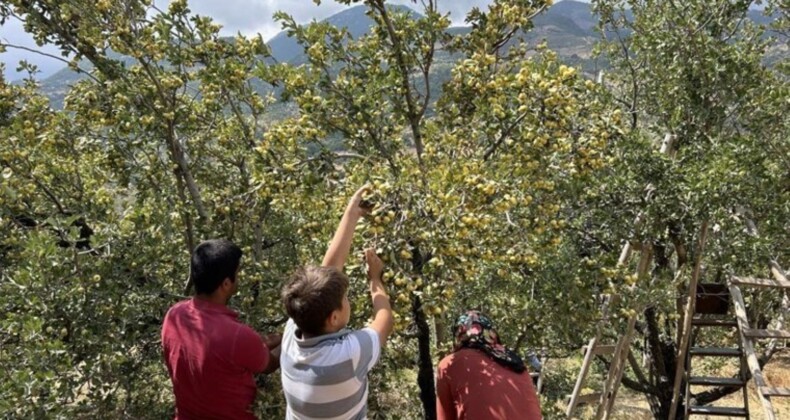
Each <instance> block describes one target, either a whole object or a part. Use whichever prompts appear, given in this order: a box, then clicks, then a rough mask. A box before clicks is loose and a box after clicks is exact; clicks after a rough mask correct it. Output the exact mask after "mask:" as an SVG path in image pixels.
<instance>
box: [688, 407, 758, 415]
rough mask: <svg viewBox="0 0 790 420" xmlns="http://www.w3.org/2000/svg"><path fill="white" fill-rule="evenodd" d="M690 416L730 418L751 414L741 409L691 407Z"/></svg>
mask: <svg viewBox="0 0 790 420" xmlns="http://www.w3.org/2000/svg"><path fill="white" fill-rule="evenodd" d="M689 414H702V415H706V416H730V417H748V416H749V413H748V412H746V409H745V408H741V407H706V406H699V405H697V406H694V405H692V406H691V407H689Z"/></svg>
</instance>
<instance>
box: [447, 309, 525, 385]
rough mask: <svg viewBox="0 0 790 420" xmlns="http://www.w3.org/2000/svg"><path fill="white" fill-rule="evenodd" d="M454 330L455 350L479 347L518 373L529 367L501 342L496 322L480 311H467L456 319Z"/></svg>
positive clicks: (478, 348)
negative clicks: (495, 326)
mask: <svg viewBox="0 0 790 420" xmlns="http://www.w3.org/2000/svg"><path fill="white" fill-rule="evenodd" d="M454 331H455V349H454V351H458V350H460V349H463V348H469V349H477V350H480V351H482V352H483V353H485V354H487V355H488V356H489V357H491V358H492V359H494V361H496V362H497V363H499V364H500V365H502V366H505V367H506V368H508V369H510V370H512V371H514V372H516V373H521V372H524V371H525V370H526V369H527V368H526V366H525V365H524V361H523V360H522V359H521V357H519V356H518V355H517V354H516V353H515V352H513V351H512V350H510V349H507V348H505V346H503V345H502V343H500V341H499V335H498V334H497V332H496V330H495V329H494V324H493V323H492V322H491V320H490V319H488V317H487V316H485V315H483V314H481V313H480V312H478V311H467V312H466V313H465V314H463V315H461V316H459V317H458V319H457V320H456V321H455V329H454Z"/></svg>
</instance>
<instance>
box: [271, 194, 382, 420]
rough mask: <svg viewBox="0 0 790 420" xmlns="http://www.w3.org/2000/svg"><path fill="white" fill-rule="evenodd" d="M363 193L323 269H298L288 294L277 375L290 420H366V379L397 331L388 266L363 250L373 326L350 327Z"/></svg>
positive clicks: (284, 292) (285, 293) (345, 219)
mask: <svg viewBox="0 0 790 420" xmlns="http://www.w3.org/2000/svg"><path fill="white" fill-rule="evenodd" d="M365 191H366V188H365V187H363V188H361V189H360V190H359V191H357V192H356V193H355V194H354V196H353V197H352V198H351V200H350V202H349V203H348V207H347V208H346V211H345V212H344V214H343V218H342V219H341V220H340V226H338V228H337V231H336V232H335V235H334V237H333V238H332V242H331V243H330V245H329V250H327V252H326V255H325V256H324V261H323V263H322V266H321V267H306V268H302V269H299V270H297V271H296V272H295V273H294V275H293V276H292V278H291V279H290V281H289V282H288V283H287V284H286V285H285V287H283V290H282V300H283V305H284V306H285V310H286V312H287V313H288V317H289V318H290V319H289V320H288V323H287V324H286V326H285V332H284V334H283V339H282V347H281V348H282V352H281V354H280V369H281V371H282V383H283V391H284V392H285V399H286V401H287V403H288V408H287V412H286V418H287V419H314V418H321V419H323V420H327V419H338V420H340V419H365V418H366V417H367V396H368V380H367V374H368V371H370V370H371V369H372V368H373V366H374V365H375V364H376V362H377V361H378V358H379V355H380V353H381V348H382V347H383V346H384V343H385V342H386V340H387V337H389V335H390V333H391V332H392V324H393V317H392V308H391V307H390V303H389V297H388V296H387V292H386V290H385V289H384V284H383V283H382V273H383V271H384V265H383V263H382V262H381V259H379V257H378V256H377V255H376V253H375V252H374V251H373V250H372V249H367V250H366V251H365V260H366V261H367V264H368V278H369V280H370V294H371V300H372V303H373V321H372V322H371V323H370V325H368V326H367V327H366V328H362V329H361V330H356V331H353V330H349V329H347V328H346V325H347V324H348V320H349V318H350V317H351V306H350V305H349V302H348V278H347V277H346V275H345V274H344V273H343V265H345V262H346V259H347V258H348V254H349V251H350V249H351V242H352V239H353V236H354V228H355V226H356V224H357V222H358V221H359V219H360V218H361V217H362V216H364V215H365V214H367V211H368V210H367V209H366V208H365V207H363V206H362V194H363V193H364V192H365Z"/></svg>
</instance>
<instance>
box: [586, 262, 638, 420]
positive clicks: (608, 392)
mask: <svg viewBox="0 0 790 420" xmlns="http://www.w3.org/2000/svg"><path fill="white" fill-rule="evenodd" d="M643 255H644V254H643ZM635 325H636V317H635V316H633V317H631V318H629V319H628V327H627V328H626V332H625V334H624V335H623V337H621V338H620V340H619V341H618V343H617V349H616V350H615V354H614V356H613V360H612V364H611V366H610V367H609V373H608V374H607V375H606V383H605V384H604V390H603V395H601V404H600V405H599V406H598V411H597V413H596V416H595V418H596V419H599V420H607V419H608V418H609V416H610V415H611V413H612V408H613V407H614V400H615V398H617V390H618V388H619V387H620V381H622V379H623V373H624V372H625V362H626V360H627V359H628V353H630V352H631V339H632V338H633V336H634V326H635Z"/></svg>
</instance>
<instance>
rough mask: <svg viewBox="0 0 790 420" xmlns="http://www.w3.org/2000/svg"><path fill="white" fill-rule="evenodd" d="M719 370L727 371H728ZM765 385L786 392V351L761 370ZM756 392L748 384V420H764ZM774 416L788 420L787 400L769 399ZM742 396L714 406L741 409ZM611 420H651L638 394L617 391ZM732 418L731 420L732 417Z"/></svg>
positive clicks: (789, 359)
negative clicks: (767, 384) (765, 381)
mask: <svg viewBox="0 0 790 420" xmlns="http://www.w3.org/2000/svg"><path fill="white" fill-rule="evenodd" d="M722 369H725V370H729V369H728V367H726V366H725V367H722ZM763 373H764V374H765V377H766V380H767V382H768V383H769V384H770V385H771V386H775V387H784V388H790V348H786V349H784V350H783V351H781V352H780V353H778V354H777V355H775V356H774V358H773V359H772V360H771V361H770V362H769V364H768V366H767V367H766V368H765V369H764V371H763ZM756 392H757V391H756V390H755V388H754V382H753V381H749V383H748V395H749V414H750V418H751V419H752V420H762V419H765V418H766V417H765V413H764V412H763V409H762V406H761V405H760V401H759V400H758V399H757V393H756ZM772 402H773V406H774V412H775V414H776V418H777V419H790V398H777V397H774V398H773V399H772ZM742 404H743V402H742V393H740V392H738V393H735V394H731V395H729V396H727V397H726V398H723V399H721V400H719V401H717V402H715V403H714V404H713V405H714V406H729V407H741V406H742ZM592 416H593V411H592V409H591V408H588V409H587V410H585V411H583V412H582V413H581V418H589V417H592ZM611 418H612V419H614V420H652V419H653V417H652V415H651V414H650V407H649V406H648V403H647V400H646V399H645V398H644V396H642V395H641V394H638V393H635V392H633V391H630V390H628V389H626V388H623V387H621V388H620V393H619V394H618V397H617V400H616V401H615V411H614V413H613V415H612V417H611ZM693 418H694V419H695V420H696V419H728V418H730V417H710V416H694V417H693ZM733 418H734V417H733Z"/></svg>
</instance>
